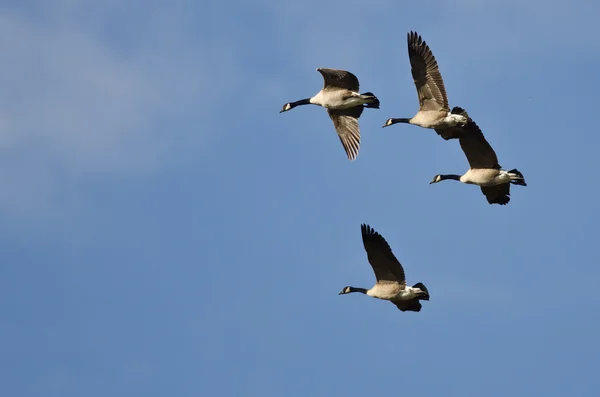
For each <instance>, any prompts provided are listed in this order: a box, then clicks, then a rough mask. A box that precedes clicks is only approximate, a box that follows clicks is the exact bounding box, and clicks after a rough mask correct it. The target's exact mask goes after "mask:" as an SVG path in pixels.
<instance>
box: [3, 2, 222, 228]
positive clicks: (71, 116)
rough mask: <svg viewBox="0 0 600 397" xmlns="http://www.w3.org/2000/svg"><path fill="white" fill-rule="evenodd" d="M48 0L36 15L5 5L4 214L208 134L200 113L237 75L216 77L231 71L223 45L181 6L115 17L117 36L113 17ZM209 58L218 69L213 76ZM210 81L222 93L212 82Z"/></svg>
mask: <svg viewBox="0 0 600 397" xmlns="http://www.w3.org/2000/svg"><path fill="white" fill-rule="evenodd" d="M55 5H56V7H55V8H45V10H44V13H43V16H40V14H39V13H37V14H36V13H34V12H32V11H27V10H17V9H4V10H2V11H1V12H0V53H2V55H3V65H2V74H1V75H0V86H2V90H1V91H0V182H1V184H2V186H3V188H2V189H0V214H2V213H4V215H5V216H8V215H9V214H13V215H15V214H30V215H31V216H33V217H37V216H39V215H42V214H43V213H45V212H48V211H49V210H50V209H54V210H56V209H57V208H56V207H57V206H62V205H64V204H61V203H64V202H65V201H64V195H68V194H69V186H71V187H73V186H74V184H73V182H74V181H76V180H77V179H80V178H86V177H88V176H93V175H98V174H100V175H117V174H118V175H119V176H122V175H135V174H137V173H140V172H148V171H151V170H153V169H155V167H157V166H160V164H161V163H162V162H163V161H164V159H165V157H166V154H168V153H170V152H172V151H174V150H177V148H180V147H182V146H183V145H189V144H190V143H191V142H193V143H197V142H200V141H201V140H202V139H203V135H205V133H206V132H205V131H206V128H203V125H202V124H203V121H202V116H203V115H204V114H207V113H209V112H210V111H211V107H212V106H216V105H217V104H218V102H219V100H220V99H221V97H222V96H223V95H225V94H226V93H227V87H222V85H223V82H224V81H225V82H230V83H231V84H233V83H234V82H232V81H231V79H230V78H229V79H224V78H222V77H223V76H229V75H232V74H234V73H232V69H233V67H234V66H233V60H232V58H231V55H230V52H229V51H228V49H227V46H226V45H223V44H224V43H220V42H219V43H215V42H212V41H211V39H210V38H201V39H200V40H195V39H194V37H193V33H194V32H193V25H192V24H191V23H189V24H188V23H186V22H187V21H188V18H186V17H185V15H184V14H183V11H177V9H173V8H171V9H170V10H169V12H165V10H163V9H160V8H156V9H155V10H154V13H153V15H149V16H148V15H145V16H144V17H145V18H146V19H145V20H147V21H149V22H147V23H145V24H143V25H141V26H139V31H136V30H135V29H132V30H127V26H126V25H123V26H120V27H119V29H122V30H125V31H123V32H120V34H119V35H117V36H118V39H117V38H116V37H115V35H111V34H110V33H111V32H110V30H111V29H110V28H111V27H110V26H109V25H110V20H104V21H100V22H98V21H97V20H96V19H94V14H93V12H92V13H90V11H89V10H88V13H87V14H86V18H82V15H81V13H82V7H80V5H77V4H75V3H74V2H59V3H56V4H55ZM179 12H180V13H181V14H179ZM94 22H95V23H94ZM103 23H104V24H105V25H103ZM215 58H218V59H219V68H211V73H210V75H209V73H208V72H207V70H208V69H209V67H210V65H209V64H208V63H207V62H210V60H211V59H215ZM215 81H218V82H219V84H221V86H220V87H222V88H224V91H225V92H224V94H219V92H216V90H213V89H211V88H214V87H215V85H216V83H215ZM205 92H210V93H211V95H210V97H208V96H206V95H203V93H205ZM194 118H197V119H198V121H196V122H194V124H192V126H191V127H187V128H185V127H182V126H185V125H186V124H187V125H190V124H191V123H189V122H190V121H191V120H192V119H194ZM69 181H70V183H68V182H69ZM59 198H60V203H59V202H58V201H57V200H58V199H59ZM67 201H68V200H67Z"/></svg>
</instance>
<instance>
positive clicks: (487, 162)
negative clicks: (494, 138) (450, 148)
mask: <svg viewBox="0 0 600 397" xmlns="http://www.w3.org/2000/svg"><path fill="white" fill-rule="evenodd" d="M458 141H459V143H460V147H461V148H462V150H463V152H464V153H465V156H466V157H467V160H468V161H469V166H470V167H471V168H495V169H500V165H499V164H498V156H496V152H495V151H494V149H492V147H491V146H490V144H489V143H488V141H487V140H486V139H485V137H484V136H483V132H481V129H480V128H479V126H478V125H477V124H476V123H475V122H474V121H473V120H472V119H470V118H469V121H468V122H467V125H466V126H464V127H463V128H462V133H461V136H460V138H459V139H458Z"/></svg>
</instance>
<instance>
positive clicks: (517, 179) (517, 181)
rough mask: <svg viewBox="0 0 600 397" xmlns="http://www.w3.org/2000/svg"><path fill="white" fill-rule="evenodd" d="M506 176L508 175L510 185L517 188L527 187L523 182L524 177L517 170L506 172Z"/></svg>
mask: <svg viewBox="0 0 600 397" xmlns="http://www.w3.org/2000/svg"><path fill="white" fill-rule="evenodd" d="M508 175H510V183H512V184H514V185H519V186H527V182H525V177H524V176H523V174H522V173H521V171H519V170H518V169H516V168H515V169H512V170H510V171H508Z"/></svg>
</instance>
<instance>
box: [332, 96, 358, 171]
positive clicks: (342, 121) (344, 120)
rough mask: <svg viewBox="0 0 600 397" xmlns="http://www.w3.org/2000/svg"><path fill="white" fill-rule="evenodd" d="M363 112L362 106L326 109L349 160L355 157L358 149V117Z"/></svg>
mask: <svg viewBox="0 0 600 397" xmlns="http://www.w3.org/2000/svg"><path fill="white" fill-rule="evenodd" d="M362 112H363V107H362V106H355V107H353V108H349V109H343V110H332V109H327V113H328V114H329V117H330V118H331V121H333V126H334V127H335V130H336V132H337V134H338V137H339V138H340V141H341V142H342V146H344V150H345V151H346V155H347V156H348V159H349V160H350V161H353V160H355V159H356V156H358V150H359V149H360V128H359V126H358V118H359V117H360V115H361V114H362Z"/></svg>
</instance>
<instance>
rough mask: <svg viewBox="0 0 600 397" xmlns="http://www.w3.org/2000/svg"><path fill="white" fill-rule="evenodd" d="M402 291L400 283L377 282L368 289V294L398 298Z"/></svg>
mask: <svg viewBox="0 0 600 397" xmlns="http://www.w3.org/2000/svg"><path fill="white" fill-rule="evenodd" d="M401 293H402V290H400V286H399V285H398V284H375V286H374V287H373V288H371V289H370V290H369V291H367V295H369V296H372V297H373V298H377V299H383V300H388V301H389V300H396V299H397V298H398V296H399V295H400V294H401Z"/></svg>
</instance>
